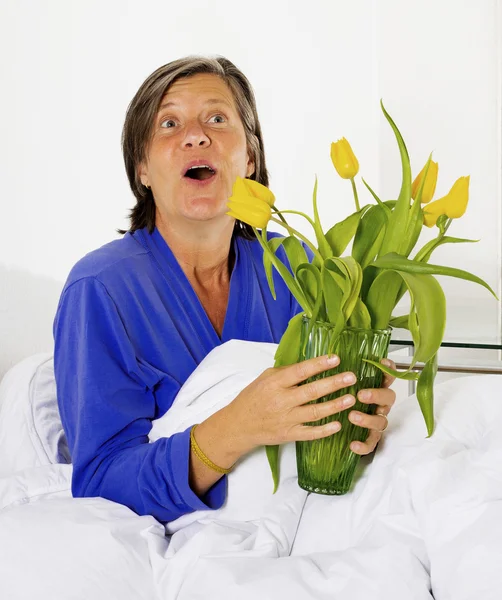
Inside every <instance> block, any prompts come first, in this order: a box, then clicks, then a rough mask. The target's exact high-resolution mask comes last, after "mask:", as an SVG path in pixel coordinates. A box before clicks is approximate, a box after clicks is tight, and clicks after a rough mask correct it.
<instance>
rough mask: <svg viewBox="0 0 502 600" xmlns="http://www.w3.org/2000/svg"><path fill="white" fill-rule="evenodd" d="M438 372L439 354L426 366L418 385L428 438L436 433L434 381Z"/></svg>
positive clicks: (418, 395) (419, 401)
mask: <svg viewBox="0 0 502 600" xmlns="http://www.w3.org/2000/svg"><path fill="white" fill-rule="evenodd" d="M437 370H438V358H437V353H436V354H434V356H432V357H431V358H430V359H429V360H428V361H427V362H426V364H425V366H424V368H423V369H422V372H421V373H420V377H419V378H418V383H417V400H418V403H419V405H420V410H421V411H422V415H423V417H424V421H425V425H426V426H427V434H428V435H427V437H431V435H432V434H433V433H434V380H435V378H436V373H437Z"/></svg>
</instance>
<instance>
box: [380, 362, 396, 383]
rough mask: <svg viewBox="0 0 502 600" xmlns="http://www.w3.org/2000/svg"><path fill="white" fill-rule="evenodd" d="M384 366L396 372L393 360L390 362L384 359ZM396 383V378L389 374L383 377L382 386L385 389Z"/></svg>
mask: <svg viewBox="0 0 502 600" xmlns="http://www.w3.org/2000/svg"><path fill="white" fill-rule="evenodd" d="M382 365H385V366H386V367H390V368H391V369H394V370H396V363H395V362H394V361H393V360H390V358H384V359H383V360H382ZM394 381H396V378H395V377H394V376H393V375H389V374H388V373H384V377H383V381H382V386H383V387H390V386H391V385H392V384H393V383H394Z"/></svg>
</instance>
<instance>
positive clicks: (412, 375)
mask: <svg viewBox="0 0 502 600" xmlns="http://www.w3.org/2000/svg"><path fill="white" fill-rule="evenodd" d="M363 361H364V362H367V363H369V364H370V365H373V366H374V367H378V368H379V369H380V371H383V372H384V373H387V375H392V377H396V378H397V379H404V380H405V381H416V380H417V379H418V377H419V374H418V373H417V372H415V371H396V370H395V369H392V368H391V367H386V366H385V365H382V363H379V362H376V361H374V360H369V359H367V358H363Z"/></svg>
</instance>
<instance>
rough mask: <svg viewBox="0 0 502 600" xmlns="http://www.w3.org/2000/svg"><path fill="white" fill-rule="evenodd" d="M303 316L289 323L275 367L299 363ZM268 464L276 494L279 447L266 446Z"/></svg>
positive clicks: (296, 316) (278, 351)
mask: <svg viewBox="0 0 502 600" xmlns="http://www.w3.org/2000/svg"><path fill="white" fill-rule="evenodd" d="M302 326H303V314H302V313H298V314H297V315H295V316H294V317H293V318H292V319H290V321H289V323H288V327H287V329H286V331H285V332H284V334H283V336H282V337H281V341H280V343H279V346H278V347H277V350H276V353H275V363H274V367H285V366H287V365H292V364H294V363H296V362H298V359H299V355H300V341H301V335H302ZM265 449H266V453H267V459H268V464H269V465H270V470H271V472H272V479H273V481H274V494H275V492H276V491H277V487H278V485H279V446H266V447H265Z"/></svg>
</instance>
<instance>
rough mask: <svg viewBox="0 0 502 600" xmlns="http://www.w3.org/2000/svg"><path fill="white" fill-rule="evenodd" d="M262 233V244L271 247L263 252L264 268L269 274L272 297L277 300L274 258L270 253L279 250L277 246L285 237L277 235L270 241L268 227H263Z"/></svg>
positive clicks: (266, 273) (267, 274)
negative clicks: (273, 271)
mask: <svg viewBox="0 0 502 600" xmlns="http://www.w3.org/2000/svg"><path fill="white" fill-rule="evenodd" d="M261 235H262V245H263V244H265V245H266V246H267V247H268V249H269V252H266V251H264V252H263V268H264V269H265V275H266V276H267V282H268V287H269V288H270V293H271V294H272V298H273V299H274V300H277V298H276V294H275V286H274V278H273V275H272V258H271V256H270V253H273V254H275V253H276V251H277V248H278V247H279V246H280V245H281V244H282V243H283V242H284V239H285V238H283V237H275V238H272V239H271V240H270V241H269V240H267V230H266V228H263V229H262V233H261Z"/></svg>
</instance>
